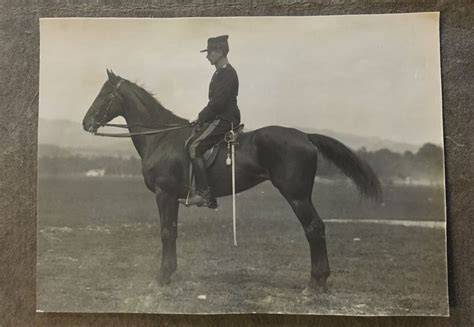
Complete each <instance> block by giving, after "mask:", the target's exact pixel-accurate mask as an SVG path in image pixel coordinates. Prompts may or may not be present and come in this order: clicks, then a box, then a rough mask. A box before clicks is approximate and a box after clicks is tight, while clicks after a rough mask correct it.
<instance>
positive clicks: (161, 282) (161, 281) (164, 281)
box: [157, 276, 171, 286]
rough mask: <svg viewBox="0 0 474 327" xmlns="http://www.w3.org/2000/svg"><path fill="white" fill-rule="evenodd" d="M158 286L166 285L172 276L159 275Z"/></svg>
mask: <svg viewBox="0 0 474 327" xmlns="http://www.w3.org/2000/svg"><path fill="white" fill-rule="evenodd" d="M157 282H158V286H166V285H168V284H170V283H171V278H170V277H163V276H161V277H158V280H157Z"/></svg>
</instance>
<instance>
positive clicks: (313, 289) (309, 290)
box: [301, 286, 328, 296]
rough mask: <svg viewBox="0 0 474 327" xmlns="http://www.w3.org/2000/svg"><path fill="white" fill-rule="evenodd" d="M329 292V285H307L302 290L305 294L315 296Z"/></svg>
mask: <svg viewBox="0 0 474 327" xmlns="http://www.w3.org/2000/svg"><path fill="white" fill-rule="evenodd" d="M327 292H328V288H327V286H306V288H305V289H304V290H303V292H301V294H303V295H304V296H315V295H320V294H326V293H327Z"/></svg>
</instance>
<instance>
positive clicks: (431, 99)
mask: <svg viewBox="0 0 474 327" xmlns="http://www.w3.org/2000/svg"><path fill="white" fill-rule="evenodd" d="M222 34H227V35H229V46H230V53H229V56H228V58H229V61H230V62H231V64H232V65H233V66H234V68H235V69H236V71H237V74H238V76H239V81H240V90H239V97H238V104H239V107H240V110H241V113H242V122H243V123H245V125H246V126H247V127H249V128H257V127H262V126H266V125H281V126H291V127H299V128H313V129H318V130H324V129H327V130H333V131H337V132H341V133H349V134H354V135H359V136H366V137H367V136H374V137H379V138H384V139H389V140H393V141H399V142H406V143H416V144H422V143H425V142H432V143H436V144H442V107H441V77H440V75H441V73H440V50H439V14H438V13H424V14H393V15H353V16H312V17H309V16H307V17H226V18H156V19H155V18H153V19H151V18H141V19H138V18H100V19H98V18H50V19H48V18H44V19H41V20H40V112H39V117H40V118H46V119H66V120H71V121H75V122H81V121H82V118H83V117H84V115H85V113H86V111H87V109H88V108H89V107H90V105H91V104H92V102H93V101H94V99H95V97H96V96H97V94H98V92H99V90H100V88H101V87H102V85H103V83H104V82H105V81H106V80H107V74H106V69H112V70H113V71H114V72H115V73H116V74H117V75H120V76H121V77H123V78H125V79H128V80H130V81H132V82H137V83H138V84H139V85H142V86H144V87H145V88H146V89H147V90H148V91H151V92H152V93H153V94H155V97H156V98H157V99H158V100H159V101H160V102H161V103H162V104H163V105H164V106H165V107H166V108H168V109H170V110H172V111H173V112H174V113H176V114H177V115H179V116H181V117H184V118H188V119H192V118H194V117H196V116H197V114H198V113H199V111H200V110H201V109H202V108H203V107H204V106H205V105H206V103H207V100H208V99H207V94H208V87H209V80H210V78H211V76H212V74H213V72H214V67H213V66H211V65H210V64H209V62H208V61H207V59H206V58H205V56H206V55H205V53H200V52H199V51H200V50H202V49H204V48H206V44H207V39H208V38H209V37H213V36H217V35H222ZM116 121H120V119H118V120H116Z"/></svg>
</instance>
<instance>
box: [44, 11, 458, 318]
mask: <svg viewBox="0 0 474 327" xmlns="http://www.w3.org/2000/svg"><path fill="white" fill-rule="evenodd" d="M39 107H40V108H39V124H38V126H39V127H38V129H39V131H38V209H37V228H38V230H37V232H38V233H37V235H38V238H37V250H38V254H37V311H38V312H128V313H180V314H182V313H184V314H224V313H229V314H232V313H287V314H319V315H354V316H359V315H364V316H391V315H402V316H405V315H422V316H447V315H449V307H448V290H447V262H446V209H445V208H446V206H445V177H444V155H443V154H444V151H443V130H442V127H443V122H442V101H441V73H440V46H439V13H411V14H386V15H353V16H312V17H310V16H306V17H225V18H224V17H219V18H43V19H40V95H39Z"/></svg>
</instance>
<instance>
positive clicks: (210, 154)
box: [184, 124, 244, 168]
mask: <svg viewBox="0 0 474 327" xmlns="http://www.w3.org/2000/svg"><path fill="white" fill-rule="evenodd" d="M243 130H244V124H240V125H239V126H237V127H234V129H233V131H234V133H235V137H236V138H237V137H238V136H239V135H240V134H242V133H243ZM229 134H230V131H229V132H227V133H226V134H225V135H224V137H223V138H222V140H220V141H219V142H217V143H216V144H214V145H213V146H212V147H211V148H209V149H208V150H206V152H204V154H203V159H204V163H205V166H206V168H210V167H211V166H212V165H213V164H214V163H215V161H216V158H217V155H218V154H219V151H220V149H221V144H222V143H224V142H226V140H227V139H229ZM194 135H195V133H194V131H193V132H192V133H191V136H190V137H189V138H188V139H187V140H186V142H185V144H184V146H185V148H186V149H187V148H188V144H189V142H190V141H191V139H192V137H193V136H194Z"/></svg>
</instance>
